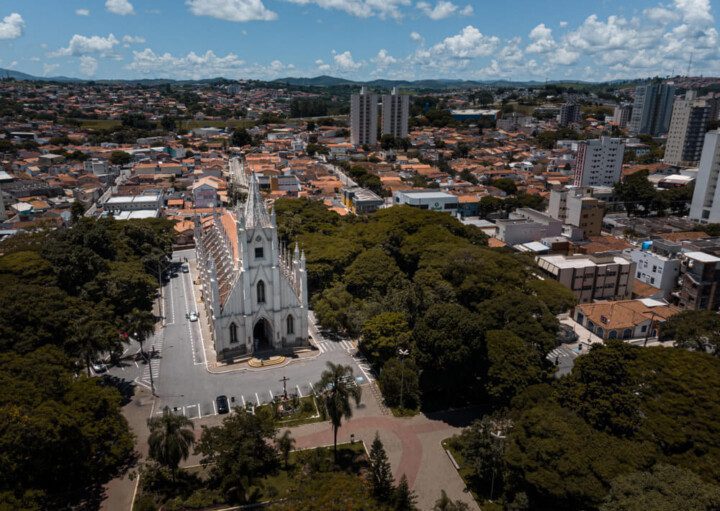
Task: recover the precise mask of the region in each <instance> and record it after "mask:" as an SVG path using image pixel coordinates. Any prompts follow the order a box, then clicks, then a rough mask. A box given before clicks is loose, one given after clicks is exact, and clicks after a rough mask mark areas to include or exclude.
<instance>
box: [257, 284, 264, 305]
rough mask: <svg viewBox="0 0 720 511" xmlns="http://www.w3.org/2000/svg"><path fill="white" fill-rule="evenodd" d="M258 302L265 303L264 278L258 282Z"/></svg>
mask: <svg viewBox="0 0 720 511" xmlns="http://www.w3.org/2000/svg"><path fill="white" fill-rule="evenodd" d="M257 303H265V283H264V282H263V281H262V280H261V281H260V282H258V283H257Z"/></svg>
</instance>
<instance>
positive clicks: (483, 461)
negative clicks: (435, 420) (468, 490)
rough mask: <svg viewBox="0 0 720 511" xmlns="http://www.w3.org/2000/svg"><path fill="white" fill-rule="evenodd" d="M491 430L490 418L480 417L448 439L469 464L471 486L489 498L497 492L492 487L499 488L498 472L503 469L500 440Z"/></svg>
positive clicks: (500, 475) (502, 448)
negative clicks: (458, 434)
mask: <svg viewBox="0 0 720 511" xmlns="http://www.w3.org/2000/svg"><path fill="white" fill-rule="evenodd" d="M492 432H493V422H492V420H491V419H490V418H488V417H483V418H482V419H481V420H477V421H475V422H473V423H472V424H471V426H470V427H469V428H467V429H465V430H464V431H463V432H462V433H461V434H460V436H456V437H453V439H452V440H451V442H452V444H453V445H454V446H455V447H456V448H457V449H458V450H459V451H460V453H461V454H462V456H463V458H464V459H465V461H466V462H467V464H468V465H469V466H470V467H471V468H472V484H473V485H474V486H475V489H476V490H477V491H478V493H481V494H483V495H487V496H488V497H489V498H490V499H493V498H494V496H496V495H498V494H499V493H500V492H497V493H496V492H495V489H496V488H502V484H503V482H502V476H503V474H504V472H505V471H504V462H503V450H504V444H503V440H502V439H499V438H496V437H494V436H493V434H492Z"/></svg>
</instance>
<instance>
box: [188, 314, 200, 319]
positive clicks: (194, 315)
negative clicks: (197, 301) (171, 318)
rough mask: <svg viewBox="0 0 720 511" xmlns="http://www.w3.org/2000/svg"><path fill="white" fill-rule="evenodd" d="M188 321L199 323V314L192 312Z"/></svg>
mask: <svg viewBox="0 0 720 511" xmlns="http://www.w3.org/2000/svg"><path fill="white" fill-rule="evenodd" d="M188 319H189V320H190V321H197V320H198V315H197V312H191V313H190V314H188Z"/></svg>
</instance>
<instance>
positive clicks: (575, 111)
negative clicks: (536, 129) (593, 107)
mask: <svg viewBox="0 0 720 511" xmlns="http://www.w3.org/2000/svg"><path fill="white" fill-rule="evenodd" d="M576 122H580V105H578V104H577V103H565V104H564V105H562V106H561V107H560V113H559V114H558V124H559V125H560V126H568V125H570V124H573V123H576Z"/></svg>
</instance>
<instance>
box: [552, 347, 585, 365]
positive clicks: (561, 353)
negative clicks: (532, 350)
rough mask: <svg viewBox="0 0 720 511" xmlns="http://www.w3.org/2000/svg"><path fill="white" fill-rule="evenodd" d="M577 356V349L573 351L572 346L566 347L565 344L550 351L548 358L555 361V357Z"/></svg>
mask: <svg viewBox="0 0 720 511" xmlns="http://www.w3.org/2000/svg"><path fill="white" fill-rule="evenodd" d="M577 356H578V353H577V352H576V351H573V350H571V349H570V348H566V347H564V346H560V347H559V348H555V349H554V350H552V351H551V352H550V353H548V354H547V357H546V358H547V359H548V360H550V361H551V362H554V361H555V359H559V358H576V357H577Z"/></svg>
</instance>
